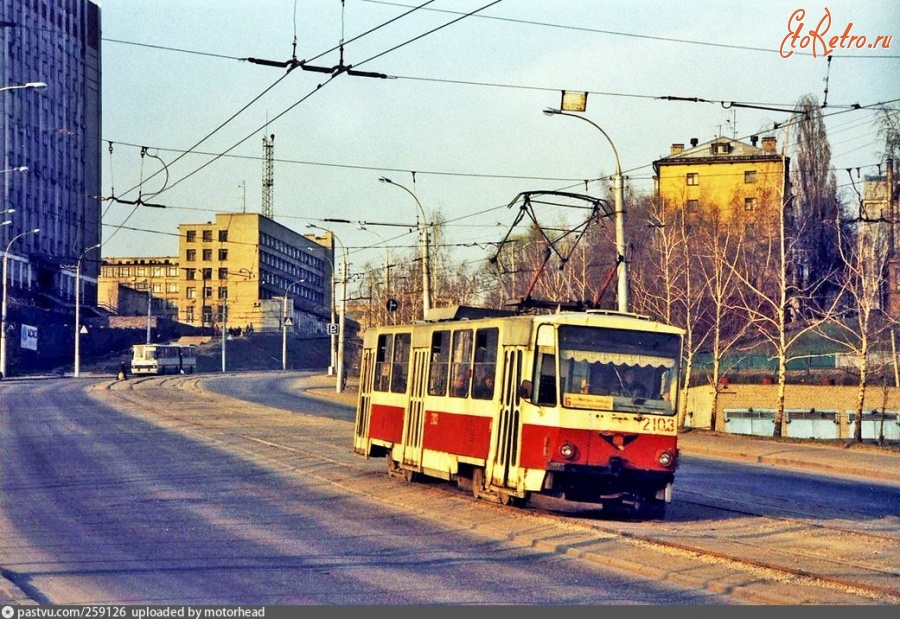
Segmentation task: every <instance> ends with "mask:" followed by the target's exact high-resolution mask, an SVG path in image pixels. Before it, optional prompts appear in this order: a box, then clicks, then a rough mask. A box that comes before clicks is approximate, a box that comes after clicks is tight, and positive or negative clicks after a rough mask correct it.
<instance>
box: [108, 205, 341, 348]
mask: <svg viewBox="0 0 900 619" xmlns="http://www.w3.org/2000/svg"><path fill="white" fill-rule="evenodd" d="M178 231H179V243H178V245H179V247H178V256H172V257H144V258H110V257H107V258H105V259H104V261H103V269H102V273H101V277H100V295H99V298H100V305H101V306H102V307H106V308H108V309H109V310H110V311H112V312H113V313H117V314H129V315H138V314H141V313H142V312H147V311H148V306H147V305H146V303H147V299H149V300H150V304H151V305H150V307H149V313H150V314H151V315H152V316H165V317H168V318H172V319H173V320H177V321H178V322H181V323H185V324H188V325H191V326H195V327H207V328H211V329H212V330H219V329H220V328H222V327H223V326H224V327H225V328H226V329H236V328H240V329H241V330H245V329H250V330H254V331H277V330H281V328H282V325H283V324H284V318H290V323H292V324H291V325H290V327H289V330H291V331H294V332H301V333H309V332H315V333H324V332H325V331H326V328H327V327H326V325H327V323H328V322H329V321H330V319H331V313H332V299H333V281H334V280H333V276H332V275H333V274H332V270H333V269H332V264H333V263H334V242H333V237H332V236H331V235H329V234H326V235H325V236H321V237H318V236H315V235H310V236H306V235H302V234H299V233H297V232H294V231H293V230H291V229H289V228H287V227H285V226H283V225H281V224H279V223H277V222H275V221H274V220H272V219H270V218H268V217H264V216H262V215H260V214H258V213H219V214H217V215H216V217H215V221H214V222H213V221H208V222H205V223H187V224H181V225H179V227H178ZM134 291H137V292H138V293H139V294H138V295H135V294H133V292H134ZM147 291H149V295H146V296H144V294H146V292H147ZM141 293H144V294H141Z"/></svg>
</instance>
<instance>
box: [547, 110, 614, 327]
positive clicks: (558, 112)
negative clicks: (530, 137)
mask: <svg viewBox="0 0 900 619" xmlns="http://www.w3.org/2000/svg"><path fill="white" fill-rule="evenodd" d="M544 114H546V115H547V116H570V117H572V118H578V119H579V120H583V121H584V122H586V123H588V124H590V125H592V126H593V127H594V128H595V129H597V130H598V131H599V132H600V133H602V134H603V137H605V138H606V141H607V142H609V145H610V146H612V149H613V155H615V157H616V175H615V181H614V188H615V201H616V205H615V206H616V254H618V255H617V256H616V261H617V262H618V267H617V271H618V280H619V281H618V288H617V295H616V296H617V297H618V309H619V311H620V312H627V311H628V263H627V262H626V261H625V249H626V247H625V193H624V192H625V190H624V187H623V186H622V165H621V164H620V163H619V151H617V150H616V145H615V144H613V141H612V139H610V137H609V135H607V133H606V131H604V130H603V129H602V128H601V127H600V125H598V124H597V123H595V122H593V121H592V120H589V119H587V118H585V117H584V116H578V115H577V114H570V113H568V112H564V111H562V110H558V109H555V108H552V107H548V108H544Z"/></svg>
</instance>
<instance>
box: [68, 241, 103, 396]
mask: <svg viewBox="0 0 900 619" xmlns="http://www.w3.org/2000/svg"><path fill="white" fill-rule="evenodd" d="M99 247H100V243H98V244H96V245H92V246H91V247H88V248H87V249H85V250H84V251H83V252H81V255H80V256H78V262H76V263H75V371H74V372H73V375H74V376H75V378H78V377H79V376H80V375H81V261H82V260H83V259H84V255H85V254H86V253H88V252H89V251H91V250H94V249H98V248H99Z"/></svg>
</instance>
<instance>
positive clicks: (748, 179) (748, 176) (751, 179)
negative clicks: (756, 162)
mask: <svg viewBox="0 0 900 619" xmlns="http://www.w3.org/2000/svg"><path fill="white" fill-rule="evenodd" d="M744 182H745V183H755V182H756V170H746V171H745V172H744Z"/></svg>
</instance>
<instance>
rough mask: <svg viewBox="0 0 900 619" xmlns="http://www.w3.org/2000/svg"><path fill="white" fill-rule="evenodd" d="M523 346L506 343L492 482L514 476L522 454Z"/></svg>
mask: <svg viewBox="0 0 900 619" xmlns="http://www.w3.org/2000/svg"><path fill="white" fill-rule="evenodd" d="M523 352H524V348H522V347H519V346H516V347H513V346H504V347H503V379H502V382H501V383H500V384H501V391H500V415H499V418H498V420H497V422H498V431H497V434H496V440H497V444H496V445H495V449H494V462H493V466H492V467H491V469H492V470H491V484H492V485H494V486H504V487H505V486H507V484H508V482H509V480H511V479H515V477H516V475H517V473H518V471H517V468H518V467H517V462H518V458H519V452H518V440H519V383H521V382H522V355H523Z"/></svg>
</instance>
